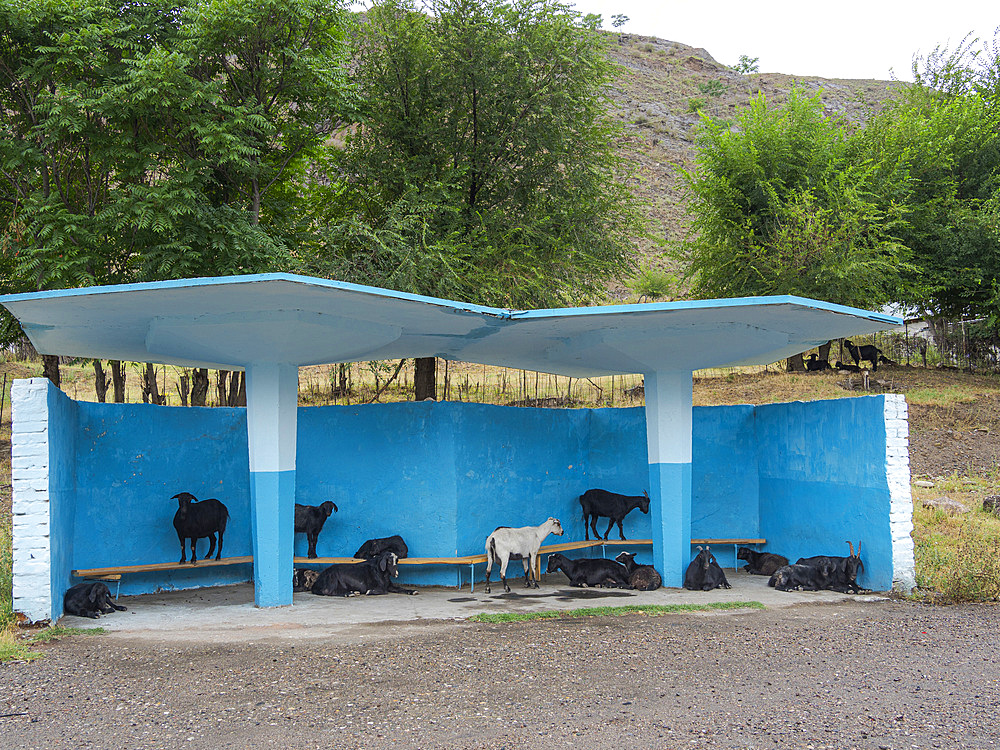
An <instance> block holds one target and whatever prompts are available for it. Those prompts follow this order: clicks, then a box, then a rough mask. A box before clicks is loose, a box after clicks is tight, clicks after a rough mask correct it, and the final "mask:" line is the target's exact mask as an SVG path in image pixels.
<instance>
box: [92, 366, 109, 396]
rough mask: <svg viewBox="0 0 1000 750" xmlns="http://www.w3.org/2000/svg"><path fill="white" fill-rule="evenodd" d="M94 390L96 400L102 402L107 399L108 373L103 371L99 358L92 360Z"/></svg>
mask: <svg viewBox="0 0 1000 750" xmlns="http://www.w3.org/2000/svg"><path fill="white" fill-rule="evenodd" d="M94 390H95V391H97V400H98V401H99V402H100V403H102V404H103V403H104V402H105V401H107V400H108V374H107V373H106V372H105V371H104V366H103V365H102V364H101V360H99V359H95V360H94Z"/></svg>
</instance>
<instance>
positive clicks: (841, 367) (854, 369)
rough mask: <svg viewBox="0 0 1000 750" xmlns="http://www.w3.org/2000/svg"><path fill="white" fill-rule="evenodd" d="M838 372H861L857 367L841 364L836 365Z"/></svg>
mask: <svg viewBox="0 0 1000 750" xmlns="http://www.w3.org/2000/svg"><path fill="white" fill-rule="evenodd" d="M837 369H838V370H846V371H847V372H861V368H860V367H858V366H857V365H848V364H845V363H843V362H838V363H837Z"/></svg>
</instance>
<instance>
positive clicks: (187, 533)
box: [171, 492, 229, 565]
mask: <svg viewBox="0 0 1000 750" xmlns="http://www.w3.org/2000/svg"><path fill="white" fill-rule="evenodd" d="M171 500H176V501H177V505H178V506H179V507H178V508H177V512H176V513H175V514H174V528H175V529H176V530H177V538H178V539H179V540H180V542H181V562H182V563H183V562H185V559H184V540H185V539H190V540H191V564H192V565H194V564H195V562H197V560H198V558H197V557H195V551H194V547H195V544H197V542H198V540H199V539H204V538H205V537H208V542H209V545H208V554H207V555H206V556H205V558H206V559H208V558H209V557H211V556H212V553H213V552H215V535H216V533H218V535H219V551H218V553H217V554H216V555H215V559H216V560H218V559H219V558H220V557H222V535H223V534H224V533H225V532H226V524H227V523H229V510H228V509H227V508H226V506H225V505H223V504H222V503H220V502H219V501H218V500H216V499H215V498H214V497H212V498H209V499H208V500H202V501H201V502H200V503H199V502H198V498H196V497H195V496H194V495H192V494H191V493H190V492H179V493H178V494H176V495H174V496H173V497H172V498H171Z"/></svg>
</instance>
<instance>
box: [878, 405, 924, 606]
mask: <svg viewBox="0 0 1000 750" xmlns="http://www.w3.org/2000/svg"><path fill="white" fill-rule="evenodd" d="M909 446H910V426H909V421H908V410H907V406H906V399H905V398H904V397H903V396H902V394H899V393H890V394H886V396H885V474H886V480H887V481H888V483H889V529H890V533H891V534H892V587H893V589H895V590H897V591H902V592H905V593H909V592H910V591H912V590H913V588H914V587H915V586H916V585H917V574H916V565H915V562H914V559H913V537H912V532H913V496H912V495H911V493H910V448H909Z"/></svg>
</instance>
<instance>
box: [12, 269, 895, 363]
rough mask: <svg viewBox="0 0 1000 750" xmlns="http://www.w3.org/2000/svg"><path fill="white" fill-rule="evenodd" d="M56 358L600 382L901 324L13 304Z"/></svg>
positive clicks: (269, 278)
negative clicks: (404, 365)
mask: <svg viewBox="0 0 1000 750" xmlns="http://www.w3.org/2000/svg"><path fill="white" fill-rule="evenodd" d="M0 304H3V305H4V306H5V307H6V308H7V309H8V310H10V311H11V313H13V315H14V316H15V317H17V318H18V320H19V321H20V323H21V326H22V328H23V329H24V332H25V333H26V334H27V335H28V338H29V339H30V340H31V342H32V344H33V345H34V346H35V348H36V349H37V350H38V351H39V352H41V353H43V354H62V355H68V356H77V357H94V358H101V359H118V360H125V361H134V362H158V363H163V364H172V365H181V366H187V367H210V368H223V369H230V370H232V369H243V368H245V367H246V366H247V365H249V364H252V363H258V362H280V363H287V364H294V365H297V366H302V365H314V364H327V363H333V362H351V361H366V360H381V359H400V358H404V357H429V356H438V357H443V358H446V359H453V360H461V361H466V362H476V363H481V364H490V365H499V366H505V367H511V368H518V369H526V370H537V371H541V372H551V373H555V374H559V375H570V376H573V377H595V376H601V375H617V374H625V373H645V372H655V371H693V370H699V369H704V368H708V367H724V366H735V365H752V364H766V363H770V362H774V361H777V360H779V359H783V358H785V357H788V356H790V355H792V354H797V353H799V352H802V351H805V350H807V349H809V348H812V347H814V346H817V345H819V344H822V343H824V342H826V341H829V340H830V339H834V338H840V337H843V336H852V335H859V334H866V333H873V332H875V331H884V330H888V329H891V328H893V327H895V326H897V325H901V324H902V321H901V320H900V319H899V318H895V317H892V316H889V315H882V314H879V313H873V312H868V311H865V310H859V309H855V308H850V307H843V306H841V305H833V304H829V303H826V302H819V301H816V300H811V299H806V298H802V297H793V296H780V297H750V298H739V299H720V300H697V301H688V302H663V303H654V304H642V305H616V306H603V307H583V308H562V309H552V310H528V311H514V310H505V309H500V308H493V307H484V306H480V305H471V304H465V303H461V302H454V301H450V300H444V299H437V298H433V297H422V296H419V295H412V294H404V293H401V292H394V291H390V290H386V289H380V288H377V287H367V286H359V285H355V284H346V283H343V282H339V281H330V280H326V279H317V278H312V277H308V276H296V275H293V274H262V275H253V276H226V277H219V278H202V279H186V280H178V281H162V282H151V283H145V284H127V285H120V286H105V287H90V288H84V289H66V290H57V291H50V292H33V293H28V294H10V295H5V296H2V297H0Z"/></svg>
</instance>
